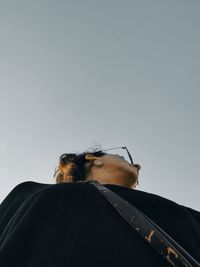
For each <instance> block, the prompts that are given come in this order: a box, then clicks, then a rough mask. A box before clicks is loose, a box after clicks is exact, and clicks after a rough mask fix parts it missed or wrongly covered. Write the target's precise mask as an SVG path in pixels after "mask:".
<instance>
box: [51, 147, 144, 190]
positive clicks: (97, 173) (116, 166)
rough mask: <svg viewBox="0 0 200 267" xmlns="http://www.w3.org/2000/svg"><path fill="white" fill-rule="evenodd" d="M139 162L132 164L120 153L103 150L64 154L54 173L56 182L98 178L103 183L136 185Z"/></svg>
mask: <svg viewBox="0 0 200 267" xmlns="http://www.w3.org/2000/svg"><path fill="white" fill-rule="evenodd" d="M140 168H141V166H140V165H139V164H130V163H129V162H128V161H126V160H125V159H124V158H123V157H122V156H120V155H118V154H107V153H104V152H101V151H97V152H88V151H86V152H83V153H81V154H62V155H61V156H60V160H59V165H58V167H57V170H56V172H55V174H54V178H55V179H56V183H65V182H77V181H80V180H81V181H84V180H98V181H99V182H100V183H102V184H117V185H121V186H125V187H129V188H132V187H135V186H136V184H138V176H139V170H140Z"/></svg>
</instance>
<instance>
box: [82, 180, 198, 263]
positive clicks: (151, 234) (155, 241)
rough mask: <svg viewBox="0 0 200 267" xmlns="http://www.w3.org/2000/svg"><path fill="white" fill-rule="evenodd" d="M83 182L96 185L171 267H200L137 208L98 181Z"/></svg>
mask: <svg viewBox="0 0 200 267" xmlns="http://www.w3.org/2000/svg"><path fill="white" fill-rule="evenodd" d="M81 182H86V183H90V184H92V185H94V186H95V187H96V188H97V189H98V190H99V191H100V192H101V193H102V195H103V196H104V197H105V198H106V199H107V201H108V202H109V203H110V204H111V205H112V206H113V207H114V208H115V209H116V210H117V212H119V214H120V215H121V216H122V217H123V218H124V219H125V220H126V221H127V222H128V223H129V224H130V225H131V227H132V228H133V229H134V230H135V231H136V232H137V233H138V234H139V235H140V236H141V237H142V238H143V239H144V240H145V241H147V242H148V244H150V246H151V247H152V248H153V249H154V250H156V251H157V252H158V253H159V255H161V256H162V257H163V258H164V259H165V260H167V262H168V263H169V264H170V265H171V266H177V267H182V266H183V267H200V264H199V263H198V262H197V261H196V260H195V259H194V258H193V257H192V256H191V255H190V254H189V253H188V252H187V251H185V250H184V249H183V248H182V247H181V246H180V245H179V244H178V243H177V242H176V241H175V240H173V239H172V238H171V237H170V236H169V235H167V233H166V232H165V231H164V230H162V229H161V228H160V227H159V226H158V225H156V224H155V223H154V222H153V221H152V220H150V219H149V218H148V217H147V216H146V215H145V214H144V213H142V212H141V211H140V210H138V209H137V208H136V207H135V206H133V205H131V204H130V203H129V202H128V201H126V200H124V199H123V198H121V197H120V196H118V195H117V194H115V193H114V192H113V191H111V190H109V189H108V188H107V187H105V186H103V185H102V184H100V183H99V182H98V181H97V180H88V181H81Z"/></svg>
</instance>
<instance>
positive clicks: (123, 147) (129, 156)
mask: <svg viewBox="0 0 200 267" xmlns="http://www.w3.org/2000/svg"><path fill="white" fill-rule="evenodd" d="M119 148H122V149H125V150H126V152H127V154H128V158H129V160H130V163H131V164H133V159H132V156H131V154H130V152H129V151H128V148H127V147H126V146H120V147H112V148H108V149H103V150H99V151H97V152H103V151H108V150H113V149H119Z"/></svg>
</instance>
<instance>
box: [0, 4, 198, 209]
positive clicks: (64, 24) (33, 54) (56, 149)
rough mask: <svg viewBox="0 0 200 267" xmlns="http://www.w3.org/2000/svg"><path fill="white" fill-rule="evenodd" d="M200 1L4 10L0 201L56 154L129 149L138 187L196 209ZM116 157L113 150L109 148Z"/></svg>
mask: <svg viewBox="0 0 200 267" xmlns="http://www.w3.org/2000/svg"><path fill="white" fill-rule="evenodd" d="M199 9H200V1H197V0H196V1H195V0H194V1H185V0H176V1H174V0H168V1H161V0H160V1H158V0H157V1H156V0H151V1H149V0H146V1H145V0H138V1H134V0H130V1H129V0H123V1H122V0H121V1H118V0H101V1H97V0H90V1H88V0H84V1H82V0H78V1H77V0H70V1H68V0H66V1H64V0H63V1H62V0H57V1H52V0H49V1H47V0H34V1H27V0H24V1H22V0H18V1H10V0H5V1H3V0H2V1H0V32H1V34H0V75H1V78H0V182H1V187H0V188H1V190H0V201H2V200H3V199H4V198H5V196H6V195H7V194H8V193H9V192H10V191H11V190H12V189H13V188H14V187H15V186H16V185H17V184H19V183H21V182H24V181H35V182H40V183H49V184H53V183H55V181H54V179H53V173H54V169H55V167H56V165H57V162H58V158H59V156H60V155H61V153H64V152H66V153H68V152H75V153H78V152H82V151H83V150H85V149H87V148H88V147H90V146H92V145H93V144H100V145H101V146H102V148H110V147H114V146H123V145H127V147H128V148H129V150H130V152H131V154H132V155H133V159H134V161H135V162H137V163H140V164H141V166H142V168H141V171H140V180H139V181H140V186H139V187H138V188H137V189H138V190H142V191H146V192H150V193H154V194H157V195H160V196H163V197H165V198H168V199H171V200H173V201H175V202H177V203H179V204H181V205H185V206H187V207H191V208H193V209H197V210H200V195H199V188H200V180H199V173H200V162H199V161H200V144H199V136H200V126H199V115H200V88H199V85H200V50H199V47H200V16H199ZM113 152H114V151H113Z"/></svg>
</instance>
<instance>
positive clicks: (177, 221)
mask: <svg viewBox="0 0 200 267" xmlns="http://www.w3.org/2000/svg"><path fill="white" fill-rule="evenodd" d="M104 186H106V187H107V188H109V189H110V190H112V191H113V192H115V193H117V194H118V195H119V196H121V197H123V198H124V199H125V200H127V201H129V202H130V203H131V204H133V205H135V206H136V207H137V208H138V209H140V210H141V211H142V212H143V213H145V214H146V215H147V216H148V217H149V218H150V219H152V220H153V221H154V222H155V223H156V224H158V225H159V226H160V227H161V228H163V230H164V231H166V233H167V234H169V235H170V236H171V237H172V238H173V239H175V241H177V242H178V243H179V244H180V245H181V246H182V247H183V248H184V249H185V250H187V251H188V252H189V253H190V254H191V255H192V256H193V257H194V258H195V259H196V260H197V261H199V262H200V212H199V211H196V210H194V209H192V208H189V207H185V206H183V205H179V204H177V203H176V202H174V201H171V200H169V199H166V198H163V197H161V196H158V195H155V194H151V193H147V192H144V191H141V190H134V189H129V188H125V187H122V186H118V185H113V184H112V185H110V184H106V185H105V184H104ZM0 266H1V267H13V266H15V267H18V266H19V267H47V266H48V267H67V266H70V267H86V266H88V267H94V266H97V267H112V266H119V267H125V266H141V267H142V266H145V267H147V266H148V267H149V266H154V267H155V266H159V267H162V266H163V267H165V266H169V265H168V263H166V262H165V260H164V259H163V258H162V257H160V256H159V255H158V254H157V253H156V252H155V251H154V250H153V249H152V248H151V247H150V246H149V244H148V243H147V242H145V241H144V240H143V239H142V238H141V237H140V236H139V235H138V234H137V233H136V232H134V230H133V229H132V228H131V226H130V225H128V223H127V222H126V221H125V220H124V219H123V218H122V217H121V216H120V215H119V214H118V213H117V212H116V210H115V209H114V208H113V207H112V206H111V205H110V204H109V203H108V202H107V200H106V199H105V198H104V197H103V196H102V195H101V193H100V192H98V190H97V189H96V188H95V187H94V186H93V185H91V184H84V183H62V184H42V183H37V182H33V181H27V182H23V183H21V184H19V185H17V186H16V187H15V188H14V189H13V190H12V191H11V192H10V193H9V194H8V196H7V197H6V198H5V199H4V201H3V202H2V203H1V205H0Z"/></svg>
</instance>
